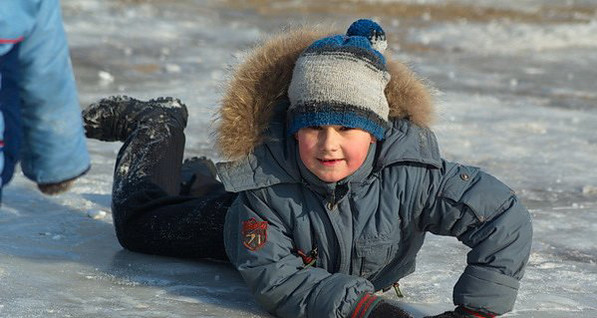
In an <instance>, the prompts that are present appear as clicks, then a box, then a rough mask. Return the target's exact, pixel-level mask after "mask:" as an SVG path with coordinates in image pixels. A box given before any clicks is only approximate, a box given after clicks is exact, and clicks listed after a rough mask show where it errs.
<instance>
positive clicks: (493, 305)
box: [454, 266, 519, 315]
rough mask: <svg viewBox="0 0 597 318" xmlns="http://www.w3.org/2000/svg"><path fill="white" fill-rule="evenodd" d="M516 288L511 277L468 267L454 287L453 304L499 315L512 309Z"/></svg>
mask: <svg viewBox="0 0 597 318" xmlns="http://www.w3.org/2000/svg"><path fill="white" fill-rule="evenodd" d="M518 286H519V282H518V280H517V279H515V278H513V277H510V276H507V275H504V274H501V273H499V272H497V271H495V270H490V269H486V268H482V267H478V266H468V267H467V268H466V270H465V271H464V274H462V276H460V279H459V280H458V282H457V283H456V286H454V304H456V305H462V306H465V307H467V308H471V309H473V310H483V311H487V312H492V313H495V314H498V315H501V314H504V313H506V312H508V311H511V310H512V308H513V307H514V302H515V301H516V296H517V294H518Z"/></svg>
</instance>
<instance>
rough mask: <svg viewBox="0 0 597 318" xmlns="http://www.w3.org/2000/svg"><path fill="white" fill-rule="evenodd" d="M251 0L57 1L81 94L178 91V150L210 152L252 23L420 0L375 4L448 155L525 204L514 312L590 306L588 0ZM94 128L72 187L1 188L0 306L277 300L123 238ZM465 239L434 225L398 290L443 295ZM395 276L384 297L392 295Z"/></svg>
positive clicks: (60, 308)
mask: <svg viewBox="0 0 597 318" xmlns="http://www.w3.org/2000/svg"><path fill="white" fill-rule="evenodd" d="M222 3H225V4H222ZM250 3H251V4H246V3H242V2H240V1H225V2H219V1H217V2H216V1H214V2H209V1H199V0H179V1H163V0H154V1H139V0H135V1H132V0H110V1H102V0H84V1H81V0H63V1H62V6H63V12H64V15H65V21H66V29H67V33H68V37H69V42H70V45H71V52H72V57H73V64H74V68H75V71H76V74H77V80H78V86H79V90H80V99H81V103H82V105H88V104H89V103H91V102H93V101H96V100H98V99H99V98H101V97H106V96H109V95H115V94H127V95H130V96H133V97H136V98H140V99H149V98H154V97H157V96H174V97H177V98H180V99H181V100H182V101H183V102H184V103H185V104H186V105H187V106H188V107H189V112H190V117H189V125H188V129H187V150H186V154H187V156H191V155H207V156H212V157H213V156H214V153H213V150H212V144H211V142H210V141H209V140H210V135H209V131H210V125H211V123H212V122H213V112H214V110H215V109H216V105H217V102H218V100H219V98H220V96H221V88H222V87H223V84H224V83H225V81H226V79H227V70H228V66H229V65H234V64H235V63H237V61H238V60H239V58H240V57H242V56H243V54H244V52H245V50H246V49H247V48H250V47H251V46H252V45H254V44H255V43H256V41H258V40H259V39H260V38H261V37H262V36H266V35H267V34H270V33H272V32H275V31H277V30H279V29H280V28H281V27H282V26H283V25H285V24H287V23H301V22H304V21H327V22H336V25H338V26H342V25H347V24H348V23H350V22H351V21H352V20H354V19H355V18H356V17H361V16H363V15H365V16H367V15H368V14H367V13H364V14H359V13H357V12H360V11H359V10H360V6H361V5H362V4H363V3H374V4H379V5H382V4H383V5H393V4H395V5H421V6H424V7H423V8H428V9H425V10H427V11H428V12H427V13H426V14H422V15H420V16H416V17H412V16H392V17H388V16H379V19H380V20H381V22H382V24H383V25H384V27H385V29H386V32H387V33H388V34H389V35H390V37H389V39H390V40H389V45H390V47H389V49H390V50H392V51H393V52H394V54H395V55H396V58H399V59H402V60H405V61H407V62H408V63H409V64H410V65H411V66H412V67H413V68H414V69H415V71H416V72H417V73H418V74H420V76H422V77H424V78H426V79H427V80H428V81H429V82H430V83H431V84H432V85H433V86H434V87H435V88H436V89H437V93H436V99H437V102H438V103H437V104H438V110H439V116H438V121H437V124H436V125H435V126H434V130H435V131H436V133H437V135H438V138H439V141H440V145H441V148H442V152H443V154H444V156H445V157H446V158H448V159H450V160H456V161H460V162H463V163H466V164H472V165H476V166H480V167H482V168H483V169H485V170H488V171H489V172H491V173H493V174H494V175H496V176H497V177H498V178H500V179H501V180H503V181H505V182H506V183H507V184H509V185H510V186H511V187H512V188H514V189H515V190H516V191H517V192H518V194H519V196H520V197H521V198H522V200H523V201H524V202H525V203H526V204H527V206H528V207H529V208H530V210H531V214H532V216H533V221H534V243H533V249H532V255H531V258H530V262H529V266H528V268H527V271H526V275H525V278H524V279H523V281H522V283H521V289H520V292H519V298H518V301H517V303H516V307H515V310H514V311H513V312H512V313H510V314H508V316H509V317H554V318H555V317H558V318H559V317H578V318H583V317H584V318H589V317H597V308H596V307H597V306H596V305H595V304H597V265H596V264H595V263H596V261H597V246H596V244H595V234H596V233H597V190H595V189H597V169H595V168H594V163H595V162H596V161H597V134H595V132H594V131H595V127H597V93H596V92H597V85H596V84H595V79H596V78H597V68H596V67H595V66H596V65H597V54H595V53H594V51H595V47H596V46H597V36H596V34H597V14H596V13H595V12H596V10H597V4H596V3H595V2H594V1H589V0H583V1H556V0H549V1H539V0H529V1H514V0H507V1H499V2H496V1H489V0H482V1H472V0H470V1H469V0H460V1H454V2H452V3H457V4H459V5H462V6H465V7H468V8H470V10H472V11H471V12H474V10H477V9H478V8H498V9H504V10H506V11H503V12H502V13H500V14H502V16H501V17H498V18H487V19H484V18H478V19H477V20H475V21H469V20H467V19H463V18H461V19H459V18H458V17H454V18H451V17H445V16H444V17H443V18H442V19H438V18H436V17H438V16H439V15H437V14H435V12H436V11H434V10H440V9H441V10H444V11H446V10H447V9H442V8H441V6H442V3H443V1H436V0H426V1H422V0H417V1H415V0H412V1H351V2H350V5H349V6H348V7H351V6H352V7H354V9H353V11H350V12H352V13H350V14H348V13H346V12H348V11H342V12H341V13H340V12H339V13H334V12H335V11H334V10H328V11H325V10H324V11H325V12H327V13H326V14H324V13H322V12H324V11H321V6H319V7H317V8H318V9H317V10H313V11H312V12H314V14H315V17H311V18H307V17H305V16H302V15H301V12H307V11H308V10H309V7H307V9H306V10H307V11H301V10H302V9H304V8H303V7H302V4H300V2H297V1H282V2H279V3H278V4H277V5H276V7H277V8H283V10H281V11H276V12H274V13H271V12H270V11H268V10H265V9H264V8H263V7H261V6H260V4H259V3H260V1H255V2H250ZM307 3H308V2H307ZM226 5H228V6H229V7H228V8H227V7H226ZM303 5H304V4H303ZM335 5H337V4H330V5H329V6H331V7H334V6H335ZM323 6H325V4H323ZM335 8H336V7H334V9H335ZM318 10H319V11H318ZM507 10H511V11H512V12H514V13H513V14H514V15H515V14H516V13H524V14H526V16H527V17H528V16H530V17H531V18H526V20H524V21H518V20H516V18H512V17H508V14H511V13H508V12H510V11H507ZM330 12H331V13H330ZM504 12H505V13H504ZM537 12H540V13H541V14H538V13H537ZM554 12H555V13H558V14H553V13H554ZM374 14H379V13H377V12H376V13H374ZM552 15H553V17H552ZM393 35H397V36H398V38H399V41H400V43H398V41H397V40H396V37H394V36H393ZM88 144H89V149H90V151H91V155H92V164H93V168H92V170H91V171H90V172H89V173H88V174H87V175H86V176H85V177H83V178H81V179H80V180H79V181H78V182H77V183H76V186H75V187H74V188H73V190H72V191H71V192H69V193H66V194H62V195H59V196H56V197H46V196H43V195H41V194H40V193H39V192H38V191H37V190H36V188H35V185H33V184H32V183H31V182H29V181H27V180H26V179H25V178H24V177H23V176H22V174H21V173H20V172H17V174H16V176H15V179H14V180H13V182H12V183H11V185H10V186H9V187H7V188H5V189H4V197H3V204H2V207H1V208H0V317H268V316H269V315H268V314H267V313H265V312H264V311H263V310H262V309H260V308H259V306H258V305H257V304H256V303H255V301H254V300H253V299H252V296H251V295H250V293H249V291H248V289H247V288H246V287H245V286H244V284H243V282H242V279H241V278H240V276H239V275H238V274H237V273H236V272H235V271H234V270H233V268H231V267H230V266H229V265H227V264H222V263H216V262H210V261H190V260H181V259H175V258H167V257H158V256H150V255H141V254H135V253H131V252H128V251H125V250H123V249H122V248H121V247H120V245H119V244H118V242H117V240H116V237H115V235H114V230H113V226H112V221H111V215H110V199H111V198H110V191H111V186H112V184H111V178H112V172H113V165H114V158H115V156H116V152H117V151H118V148H119V146H120V144H119V143H103V142H97V141H89V143H88ZM102 212H104V213H106V214H107V215H103V214H102ZM466 252H467V248H466V247H465V246H463V245H462V244H460V243H459V242H458V241H457V240H455V239H452V238H444V237H436V236H429V238H428V239H427V241H426V243H425V246H424V248H423V251H422V252H421V254H420V255H419V258H418V268H417V271H416V272H415V273H414V274H413V275H411V276H409V277H407V278H405V279H403V280H402V281H401V285H402V289H403V292H404V293H405V294H406V297H405V298H404V299H403V300H402V301H404V302H408V303H411V304H412V305H413V306H415V307H416V308H425V307H428V308H431V310H432V311H434V312H440V311H442V310H448V309H450V308H452V305H451V302H452V300H451V290H452V286H453V284H454V283H455V282H456V280H457V279H458V276H459V274H460V273H461V271H462V269H463V268H464V262H465V258H466ZM392 293H393V292H388V293H386V294H385V295H384V297H387V298H391V299H394V300H395V299H396V296H395V295H393V294H392Z"/></svg>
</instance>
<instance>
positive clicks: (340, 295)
mask: <svg viewBox="0 0 597 318" xmlns="http://www.w3.org/2000/svg"><path fill="white" fill-rule="evenodd" d="M256 191H257V190H256ZM251 219H255V220H256V222H264V221H265V222H267V239H266V241H265V243H264V244H263V246H261V247H260V248H258V249H255V250H250V249H249V248H247V247H246V246H245V245H244V244H243V241H245V242H246V240H245V237H244V235H246V233H245V234H243V222H245V221H248V220H251ZM224 237H225V244H226V252H227V254H228V256H229V258H230V260H231V262H232V264H233V265H234V266H235V267H236V268H237V269H238V270H239V271H240V273H241V275H242V277H243V279H244V280H245V282H246V283H247V285H248V287H249V289H250V290H251V292H252V293H253V295H254V296H255V298H256V300H257V302H258V303H259V304H260V305H261V306H263V307H264V308H265V309H266V310H267V311H269V312H270V313H272V314H274V315H275V316H277V317H322V318H325V317H330V318H331V317H335V318H340V317H349V316H350V314H351V312H352V311H353V310H354V307H355V305H356V304H357V302H358V301H359V299H360V297H361V296H362V295H363V294H364V293H367V292H373V285H372V284H371V283H370V282H369V281H367V280H366V279H363V278H360V277H355V276H350V275H345V274H340V273H335V274H331V273H329V272H327V271H326V270H324V269H322V268H316V267H307V268H303V265H304V264H303V261H302V259H301V258H300V257H299V256H297V255H296V254H294V253H293V246H294V244H293V239H292V235H291V230H290V228H289V225H288V224H284V222H283V221H281V219H280V218H279V217H277V216H276V212H275V211H272V209H270V208H269V207H268V206H267V205H266V204H265V203H264V201H263V198H259V196H258V194H256V193H255V191H248V192H241V193H240V194H239V197H238V198H237V199H236V201H235V203H234V204H233V205H232V206H231V207H230V209H229V211H228V214H227V215H226V224H225V230H224Z"/></svg>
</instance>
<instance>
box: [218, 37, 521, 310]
mask: <svg viewBox="0 0 597 318" xmlns="http://www.w3.org/2000/svg"><path fill="white" fill-rule="evenodd" d="M300 32H302V33H300ZM290 36H295V37H298V38H301V39H302V37H304V30H302V31H299V35H298V36H297V35H292V34H291V35H290ZM322 36H323V35H321V34H317V33H315V34H310V36H307V37H308V39H307V40H304V41H303V42H304V43H305V44H304V45H305V46H306V45H308V44H309V43H310V42H312V38H320V37H322ZM276 41H277V42H276ZM279 42H280V39H275V40H274V41H273V44H272V42H270V43H266V44H265V45H264V46H263V47H262V48H260V49H259V50H258V51H257V53H254V55H253V57H255V56H256V59H252V58H253V57H249V62H248V63H249V65H250V66H252V68H245V69H244V70H243V69H242V67H241V70H240V71H239V72H240V74H238V73H237V78H238V77H239V76H240V77H242V76H241V75H243V74H242V72H246V71H247V70H250V72H254V69H255V68H258V69H259V68H265V69H267V68H268V67H272V65H270V64H271V63H273V64H274V65H275V64H276V63H275V62H271V61H270V62H267V63H265V64H267V65H265V66H264V65H263V64H258V65H257V66H256V65H255V63H253V62H254V61H255V60H259V54H268V53H269V52H265V53H263V50H266V51H267V50H269V49H270V48H271V47H279V46H280V43H279ZM303 42H300V43H301V44H298V46H299V48H298V49H297V50H295V51H292V52H291V53H288V54H289V56H290V57H286V58H287V59H288V60H289V61H292V58H294V57H295V56H296V54H297V53H296V52H298V53H300V51H301V50H300V48H301V47H300V46H301V45H303V44H302V43H303ZM282 44H284V45H285V46H288V43H284V42H282ZM268 63H269V64H268ZM278 66H279V65H278ZM288 68H290V69H291V68H292V65H290V66H289V67H288ZM391 70H392V68H391ZM284 72H287V70H285V71H284ZM390 73H391V74H392V78H393V80H400V79H399V78H395V77H399V76H411V77H410V78H408V81H407V82H409V83H415V84H411V85H415V86H416V87H415V88H414V89H420V88H421V87H422V86H417V85H422V84H421V83H420V82H419V81H418V80H416V78H414V77H412V74H411V73H401V74H397V73H396V72H392V71H390ZM263 74H265V73H263ZM278 75H279V74H278ZM279 76H282V79H277V80H273V82H281V83H283V82H284V80H286V79H287V78H286V77H284V76H287V74H285V73H284V74H282V75H279ZM253 78H255V77H253ZM271 78H272V75H271V74H269V76H267V79H265V80H264V81H265V82H266V83H265V84H264V83H263V82H259V83H253V82H251V85H256V86H258V87H260V88H261V89H262V90H261V92H262V93H263V92H264V90H263V88H266V87H269V86H268V85H270V86H273V87H276V88H277V89H280V90H281V91H283V89H284V86H282V87H281V88H280V87H277V86H276V85H275V84H272V83H271V82H269V84H268V82H267V81H272V79H271ZM394 84H396V83H394ZM394 84H392V83H390V90H391V89H392V87H393V86H392V85H394ZM243 85H245V86H246V85H247V83H246V82H242V81H241V85H240V86H239V85H238V81H237V82H234V81H233V84H232V86H231V90H229V94H238V90H242V89H246V87H243ZM397 86H400V85H397ZM397 86H395V87H397ZM401 89H404V88H401ZM412 89H413V87H410V90H411V91H412ZM274 90H275V89H274ZM230 91H234V93H230ZM247 91H248V92H251V90H250V89H247ZM266 91H267V89H266ZM401 93H402V95H404V94H406V93H405V92H404V91H403V92H396V94H397V95H401ZM271 94H272V96H269V97H267V96H266V97H265V98H272V97H274V96H276V93H275V92H274V93H271ZM415 95H416V94H415ZM277 96H278V98H277V99H273V100H277V103H276V104H275V105H274V104H271V103H269V104H267V105H265V106H260V104H259V101H257V102H256V101H255V100H250V101H247V98H240V97H239V96H236V98H240V99H242V100H243V103H246V104H247V105H251V106H250V107H255V105H257V106H256V107H258V108H257V109H254V108H253V109H251V110H247V109H244V108H245V107H246V105H243V104H242V103H241V104H238V103H234V102H232V106H231V102H230V101H231V100H234V98H233V97H230V96H228V97H230V99H228V100H227V99H225V101H224V105H223V107H222V111H221V113H220V115H221V118H222V122H223V123H222V124H221V125H220V128H219V129H220V130H219V132H218V133H219V135H218V137H219V145H220V149H223V151H222V153H223V154H224V155H226V156H227V157H229V158H233V160H231V161H229V162H226V163H221V164H219V165H218V173H219V176H220V178H221V180H222V182H223V183H224V185H225V186H226V189H227V190H228V191H233V192H239V193H240V194H239V196H238V198H237V199H236V201H235V202H234V204H233V205H232V206H231V208H230V209H229V211H228V215H227V217H226V224H225V233H224V235H225V243H226V252H227V253H228V255H229V257H230V260H231V262H232V263H233V264H234V265H235V266H236V268H237V269H238V270H239V271H240V273H241V274H242V276H243V278H244V279H245V281H246V283H247V284H248V286H249V288H250V289H251V291H252V292H253V294H254V295H255V297H256V299H257V301H258V302H259V303H260V304H261V305H262V306H263V307H265V308H266V309H267V310H268V311H269V312H271V313H273V314H274V315H276V316H279V317H350V315H351V314H352V313H353V311H354V310H355V305H356V303H357V302H358V300H359V298H360V297H362V295H363V294H364V293H367V292H373V291H377V290H381V289H384V288H387V287H390V286H391V285H392V284H393V283H394V282H396V281H398V280H399V279H400V278H402V277H404V276H406V275H408V274H410V273H412V272H413V271H414V268H415V256H416V254H417V252H418V251H419V249H420V248H421V245H422V244H423V240H424V237H425V233H426V232H431V233H434V234H439V235H450V236H454V237H457V238H458V239H459V240H460V241H462V242H463V243H464V244H465V245H467V246H469V247H470V248H471V251H470V252H469V254H468V258H467V263H468V265H467V267H466V269H465V271H464V273H463V274H462V275H461V277H460V279H459V280H458V282H457V283H456V286H455V287H454V303H455V304H457V305H465V306H467V307H470V308H482V309H485V310H489V311H491V312H495V313H498V314H502V313H505V312H507V311H510V310H511V309H512V307H513V304H514V301H515V299H516V294H517V290H518V286H519V280H520V279H521V278H522V275H523V270H524V266H525V264H526V262H527V260H528V255H529V252H530V245H531V220H530V217H529V213H528V212H527V210H526V209H525V208H524V207H523V206H522V205H521V204H520V202H519V201H518V199H517V198H516V196H515V195H514V192H513V191H512V190H510V189H509V188H508V187H506V186H505V185H504V184H502V183H501V182H500V181H498V180H497V179H496V178H494V177H492V176H490V175H488V174H487V173H484V172H483V171H480V170H479V169H478V168H474V167H469V166H463V165H459V164H456V163H452V162H448V161H445V160H443V159H442V158H441V157H440V155H439V150H438V146H437V142H436V139H435V136H434V135H433V133H432V132H431V131H430V130H429V129H428V128H424V127H422V126H423V125H422V124H421V123H416V121H413V118H422V117H421V115H420V114H418V113H417V111H420V109H427V110H428V109H429V108H426V107H423V106H422V107H419V108H418V110H415V111H413V110H412V109H409V108H408V107H402V106H400V105H399V106H398V107H402V108H401V109H400V110H395V112H394V114H396V113H400V112H402V115H403V116H394V117H393V119H392V120H393V121H392V123H393V126H392V127H391V128H390V129H389V130H388V131H387V133H386V136H385V137H386V138H385V139H384V140H383V141H381V142H378V143H376V144H373V145H372V146H371V148H370V150H369V154H368V156H367V159H366V161H365V163H364V164H363V166H361V168H360V169H359V170H357V171H356V172H355V173H354V174H353V175H351V176H349V177H347V178H346V179H344V180H341V181H339V182H337V183H333V184H330V183H324V182H322V181H320V180H319V179H318V178H317V177H315V176H314V175H313V174H312V173H310V172H309V171H308V170H307V169H306V168H305V167H304V165H303V164H302V162H301V161H300V159H299V156H298V153H297V147H296V141H295V139H294V138H292V137H289V138H287V137H286V134H285V131H286V129H285V124H286V107H287V106H288V103H287V102H286V101H285V98H284V94H278V95H277ZM387 96H388V100H389V101H390V105H391V107H393V106H392V105H398V104H396V103H394V102H393V101H392V99H393V98H392V97H391V95H389V94H387ZM426 96H427V95H419V96H418V97H419V101H416V100H414V99H413V100H410V102H409V101H407V102H406V103H407V104H409V103H410V104H416V103H420V102H421V101H420V99H425V98H426ZM244 97H246V96H244ZM259 98H261V97H259ZM265 100H267V99H265ZM394 107H396V106H394ZM236 126H242V127H240V128H238V127H236ZM233 127H234V128H233ZM233 129H241V130H240V131H245V134H241V133H239V132H231V130H233ZM242 129H244V130H242ZM235 134H236V139H235V140H228V139H230V138H233V137H234V136H235ZM226 142H230V143H229V144H228V145H233V144H234V142H236V143H240V144H241V145H240V146H238V147H240V149H239V148H226V147H227V146H226V144H225V143H226ZM251 142H252V144H251V145H250V147H248V148H243V147H245V146H246V144H247V143H249V144H250V143H251ZM230 149H233V150H230ZM246 149H249V151H246ZM255 240H257V241H255ZM314 250H316V251H317V255H316V256H315V255H310V254H309V253H310V252H312V251H314ZM307 256H314V257H313V258H314V259H315V260H316V262H315V263H314V264H312V263H310V261H311V259H309V258H308V257H307ZM309 264H312V265H309Z"/></svg>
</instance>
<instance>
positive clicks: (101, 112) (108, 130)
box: [83, 96, 188, 141]
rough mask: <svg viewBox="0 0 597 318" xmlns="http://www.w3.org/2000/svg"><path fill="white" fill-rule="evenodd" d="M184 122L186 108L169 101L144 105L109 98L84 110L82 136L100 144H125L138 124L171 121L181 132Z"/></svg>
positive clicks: (186, 113) (115, 97)
mask: <svg viewBox="0 0 597 318" xmlns="http://www.w3.org/2000/svg"><path fill="white" fill-rule="evenodd" d="M187 118H188V111H187V107H186V105H184V104H183V103H182V102H181V101H180V100H179V99H176V98H172V97H160V98H157V99H152V100H149V101H146V102H145V101H140V100H138V99H134V98H131V97H128V96H111V97H108V98H104V99H101V100H100V101H99V102H97V103H93V104H91V105H89V107H87V108H86V109H85V110H83V121H84V123H85V135H86V136H87V137H88V138H93V139H99V140H103V141H124V140H126V138H127V137H128V136H129V135H130V134H131V133H132V132H133V131H134V130H135V129H136V128H137V127H138V125H141V124H147V125H152V126H155V125H160V124H165V123H167V122H169V121H172V120H174V121H175V122H176V123H177V124H178V125H179V126H181V127H182V128H183V129H184V128H185V127H186V125H187Z"/></svg>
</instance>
